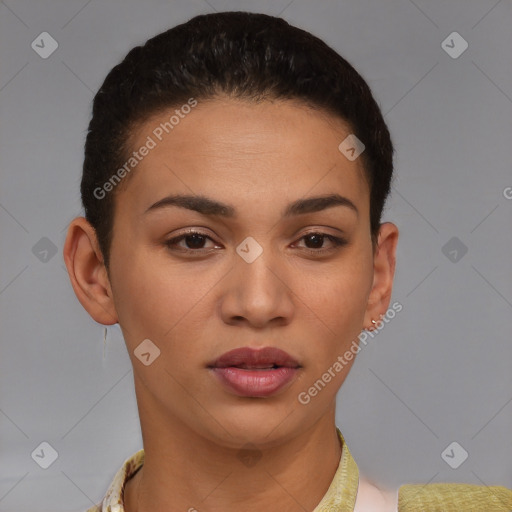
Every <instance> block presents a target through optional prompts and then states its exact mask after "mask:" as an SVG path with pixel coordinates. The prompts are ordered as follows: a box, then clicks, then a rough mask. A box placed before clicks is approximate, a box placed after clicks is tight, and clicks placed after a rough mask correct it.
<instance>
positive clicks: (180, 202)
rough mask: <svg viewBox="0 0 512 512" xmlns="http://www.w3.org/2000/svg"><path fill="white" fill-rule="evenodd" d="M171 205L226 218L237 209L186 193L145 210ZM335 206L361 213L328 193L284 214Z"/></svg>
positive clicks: (296, 203) (295, 203)
mask: <svg viewBox="0 0 512 512" xmlns="http://www.w3.org/2000/svg"><path fill="white" fill-rule="evenodd" d="M169 206H177V207H179V208H185V209H187V210H193V211H196V212H198V213H200V214H202V215H207V216H220V217H226V218H234V217H236V210H235V208H234V207H233V206H231V205H229V204H226V203H222V202H220V201H216V200H214V199H211V198H209V197H206V196H202V195H184V194H176V195H170V196H167V197H164V198H162V199H160V200H159V201H157V202H156V203H154V204H152V205H151V206H150V207H149V208H148V209H147V210H146V211H145V212H144V214H146V213H149V212H152V211H155V210H158V209H160V208H165V207H169ZM335 206H344V207H347V208H350V209H351V210H353V211H354V212H355V213H356V214H357V215H359V210H358V209H357V207H356V205H355V204H354V203H353V202H352V201H351V200H350V199H348V198H347V197H343V196H341V195H339V194H328V195H322V196H315V197H307V198H305V199H297V200H296V201H293V202H292V203H290V204H289V205H288V206H287V207H286V208H285V210H284V212H283V214H282V216H283V217H284V218H287V217H293V216H295V215H301V214H305V213H313V212H319V211H322V210H326V209H328V208H333V207H335Z"/></svg>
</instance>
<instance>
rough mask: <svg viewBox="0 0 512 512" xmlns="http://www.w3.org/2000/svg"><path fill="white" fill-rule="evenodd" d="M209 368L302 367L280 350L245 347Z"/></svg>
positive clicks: (224, 355) (224, 356)
mask: <svg viewBox="0 0 512 512" xmlns="http://www.w3.org/2000/svg"><path fill="white" fill-rule="evenodd" d="M208 366H209V367H210V368H227V367H229V366H237V367H239V368H272V367H273V366H285V367H288V368H299V366H300V365H299V363H298V362H297V361H296V360H295V359H294V358H293V357H292V356H291V355H290V354H288V353H287V352H285V351H284V350H281V349H279V348H275V347H264V348H261V349H254V348H250V347H243V348H235V349H234V350H230V351H229V352H226V353H224V354H222V355H221V356H220V357H219V358H217V359H216V360H215V361H214V362H213V363H211V364H209V365H208Z"/></svg>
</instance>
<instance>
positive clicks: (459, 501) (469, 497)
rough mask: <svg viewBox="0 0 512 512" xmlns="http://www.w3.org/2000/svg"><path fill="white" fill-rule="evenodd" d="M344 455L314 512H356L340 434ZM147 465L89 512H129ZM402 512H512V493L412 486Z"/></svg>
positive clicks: (132, 461)
mask: <svg viewBox="0 0 512 512" xmlns="http://www.w3.org/2000/svg"><path fill="white" fill-rule="evenodd" d="M338 435H339V437H340V442H341V445H342V454H341V458H340V462H339V465H338V469H337V470H336V473H335V474H334V478H333V479H332V482H331V484H330V486H329V488H328V489H327V492H326V493H325V495H324V497H323V498H322V500H321V501H320V503H319V504H318V505H317V506H316V508H315V509H314V510H313V512H353V510H354V505H355V502H356V497H357V489H358V483H359V470H358V468H357V465H356V463H355V461H354V459H353V458H352V455H351V454H350V451H349V449H348V446H347V444H346V442H345V439H344V438H343V436H342V434H341V432H340V430H339V429H338ZM143 464H144V450H139V451H138V452H136V453H135V454H134V455H132V456H131V457H129V458H128V459H126V461H125V462H124V464H123V466H122V467H121V468H120V469H119V471H118V472H117V473H116V475H115V476H114V480H113V481H112V483H111V485H110V487H109V488H108V491H107V493H106V495H105V497H104V498H103V500H102V502H101V503H100V504H99V505H96V506H94V507H92V508H90V509H88V510H87V512H125V509H124V503H123V491H124V486H125V483H126V482H127V481H128V480H129V479H130V478H131V477H132V476H134V475H135V473H136V472H137V471H138V470H139V469H140V468H141V467H142V465H143ZM397 510H398V512H512V489H507V488H505V487H500V486H491V487H487V486H484V485H474V484H444V483H443V484H408V485H402V486H401V487H400V489H399V490H398V509H397Z"/></svg>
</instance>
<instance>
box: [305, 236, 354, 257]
mask: <svg viewBox="0 0 512 512" xmlns="http://www.w3.org/2000/svg"><path fill="white" fill-rule="evenodd" d="M326 239H327V240H328V241H329V242H330V243H331V247H328V248H324V247H322V246H323V244H324V242H325V240H326ZM299 240H305V243H306V245H310V246H313V248H311V247H304V248H303V249H304V250H305V251H307V252H309V253H311V254H317V255H318V254H324V253H327V252H333V251H335V250H336V249H338V248H339V247H343V246H344V245H347V243H348V242H347V240H345V239H344V238H339V237H337V236H334V235H328V234H327V233H322V232H316V231H314V232H310V233H307V234H306V235H304V236H303V237H301V238H300V239H299Z"/></svg>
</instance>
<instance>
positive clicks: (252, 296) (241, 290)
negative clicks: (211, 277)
mask: <svg viewBox="0 0 512 512" xmlns="http://www.w3.org/2000/svg"><path fill="white" fill-rule="evenodd" d="M246 247H249V253H250V251H251V250H254V247H250V245H249V246H244V244H241V247H240V246H239V248H238V251H239V252H237V254H236V257H235V258H234V264H233V268H232V270H231V272H229V274H228V275H227V276H226V279H225V280H223V290H222V296H221V306H220V308H221V315H222V319H223V321H224V322H225V323H227V324H230V325H241V324H244V323H245V324H247V325H249V326H251V327H253V328H258V329H262V328H264V327H266V326H267V325H270V324H272V325H287V324H288V323H290V322H291V320H292V317H293V314H294V310H295V305H294V304H295V301H294V293H293V283H292V282H291V281H292V275H293V274H292V267H291V266H290V265H287V264H286V261H284V259H283V256H282V255H281V256H279V254H274V253H272V251H271V250H265V249H263V247H262V246H261V245H260V247H261V249H262V250H261V252H260V254H259V255H258V256H257V257H256V259H254V260H253V259H252V258H246V257H245V253H244V252H243V251H242V250H241V249H245V248H246ZM240 254H241V255H240Z"/></svg>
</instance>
